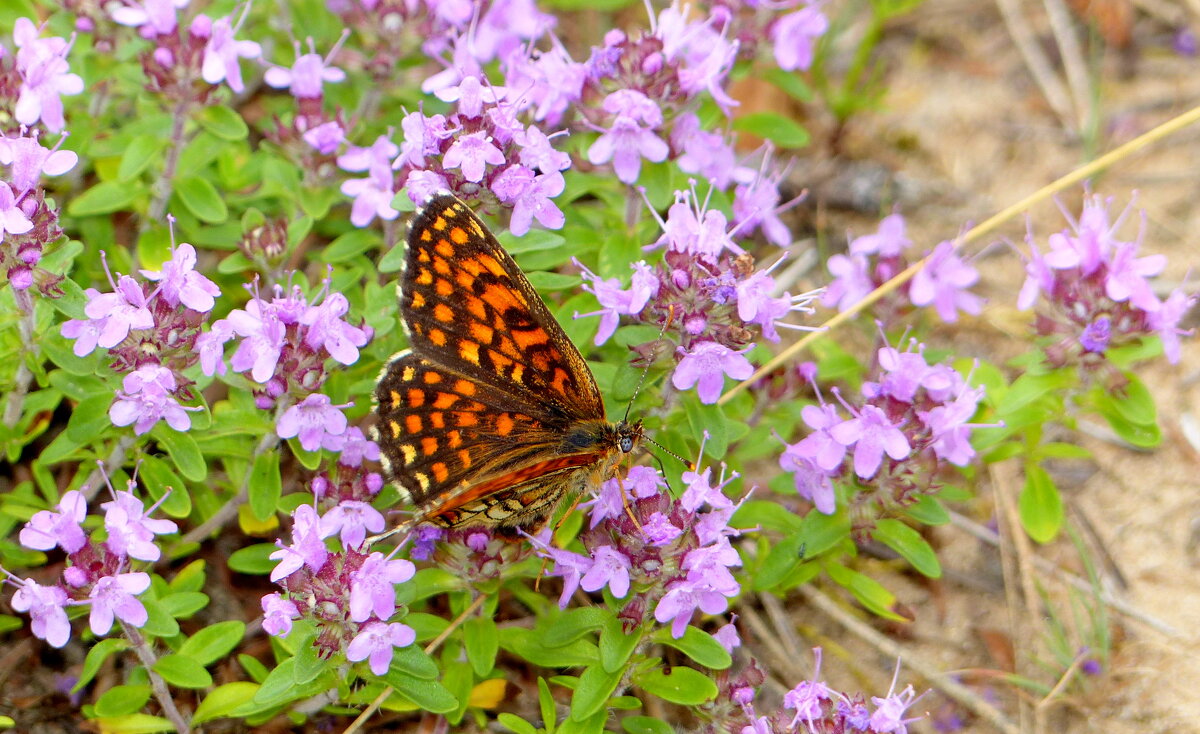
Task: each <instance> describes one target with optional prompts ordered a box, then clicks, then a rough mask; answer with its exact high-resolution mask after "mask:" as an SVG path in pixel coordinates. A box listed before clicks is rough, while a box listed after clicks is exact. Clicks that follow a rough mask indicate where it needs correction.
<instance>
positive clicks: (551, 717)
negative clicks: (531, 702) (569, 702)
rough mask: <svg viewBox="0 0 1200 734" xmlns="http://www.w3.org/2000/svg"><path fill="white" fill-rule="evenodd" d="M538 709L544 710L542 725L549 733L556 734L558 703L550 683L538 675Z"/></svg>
mask: <svg viewBox="0 0 1200 734" xmlns="http://www.w3.org/2000/svg"><path fill="white" fill-rule="evenodd" d="M538 709H539V710H540V711H541V712H542V726H543V727H545V729H546V732H547V734H554V727H555V724H557V723H558V713H557V709H558V703H557V702H556V701H555V700H554V694H553V693H551V692H550V684H549V683H547V682H546V679H545V678H542V677H541V676H539V677H538Z"/></svg>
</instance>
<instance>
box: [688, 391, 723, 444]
mask: <svg viewBox="0 0 1200 734" xmlns="http://www.w3.org/2000/svg"><path fill="white" fill-rule="evenodd" d="M682 402H683V409H684V411H685V412H686V413H687V419H688V424H689V425H690V426H691V433H692V437H693V438H694V439H695V441H696V443H697V444H699V443H700V442H701V440H703V438H704V434H705V432H707V433H708V441H707V442H706V443H705V444H704V453H705V454H706V455H707V456H709V457H710V458H712V459H714V460H715V459H720V458H722V457H724V456H725V452H726V451H728V450H729V431H728V427H729V424H730V421H729V420H728V419H726V418H725V413H724V411H723V410H722V409H721V406H719V405H716V404H712V405H706V404H704V403H702V402H700V397H699V396H698V395H694V394H692V395H686V396H684V397H683V400H682Z"/></svg>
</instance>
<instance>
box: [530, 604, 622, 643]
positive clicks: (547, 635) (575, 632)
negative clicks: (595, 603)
mask: <svg viewBox="0 0 1200 734" xmlns="http://www.w3.org/2000/svg"><path fill="white" fill-rule="evenodd" d="M610 616H611V613H609V612H608V611H607V610H604V609H601V608H599V607H581V608H579V609H571V610H570V611H567V612H563V613H562V614H561V615H559V617H558V619H556V620H554V622H552V623H551V624H550V625H549V626H548V627H547V628H546V629H545V630H543V633H542V635H541V641H542V644H544V645H545V646H546V647H562V646H563V645H566V644H568V643H571V642H574V641H575V640H578V639H579V638H581V637H583V636H584V635H586V634H588V633H589V632H591V631H592V630H595V629H599V628H600V627H602V626H603V625H604V622H605V620H607V619H608V618H609V617H610Z"/></svg>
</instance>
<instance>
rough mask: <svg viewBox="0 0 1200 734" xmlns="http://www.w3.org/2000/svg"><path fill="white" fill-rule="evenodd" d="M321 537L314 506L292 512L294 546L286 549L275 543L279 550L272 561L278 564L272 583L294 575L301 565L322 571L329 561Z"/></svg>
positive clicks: (301, 507)
mask: <svg viewBox="0 0 1200 734" xmlns="http://www.w3.org/2000/svg"><path fill="white" fill-rule="evenodd" d="M321 537H322V536H321V522H320V519H319V518H318V517H317V511H316V510H314V509H313V507H312V505H300V506H299V507H297V508H296V511H295V512H293V513H292V544H291V545H290V546H285V545H284V544H283V543H282V542H281V541H278V540H276V541H275V545H277V546H278V547H279V550H277V551H274V552H272V553H271V555H270V556H269V558H270V559H271V560H273V561H279V564H278V565H276V566H275V568H274V570H272V571H271V581H279V579H281V578H284V577H286V576H291V575H292V574H293V573H295V572H296V571H298V570H300V567H301V566H307V567H308V570H310V571H312V572H313V573H316V572H317V571H320V570H321V567H322V566H324V565H325V561H326V560H328V558H329V550H328V549H327V548H326V547H325V542H324V541H323V540H322V539H321Z"/></svg>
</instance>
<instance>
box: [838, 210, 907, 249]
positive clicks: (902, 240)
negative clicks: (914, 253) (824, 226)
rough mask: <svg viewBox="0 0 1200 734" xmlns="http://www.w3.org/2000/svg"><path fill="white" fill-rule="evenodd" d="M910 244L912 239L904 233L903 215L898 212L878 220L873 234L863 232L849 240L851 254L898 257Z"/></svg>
mask: <svg viewBox="0 0 1200 734" xmlns="http://www.w3.org/2000/svg"><path fill="white" fill-rule="evenodd" d="M910 246H912V240H910V239H909V238H908V235H907V234H906V233H905V225H904V217H902V216H900V215H899V214H889V215H888V216H886V217H884V218H883V219H881V220H880V221H879V229H878V230H877V231H876V232H875V234H865V235H862V236H861V237H855V238H854V239H853V240H851V241H850V248H849V249H850V254H851V255H878V256H880V257H885V258H892V257H900V256H901V255H903V254H904V251H905V250H907V249H908V248H909V247H910Z"/></svg>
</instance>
